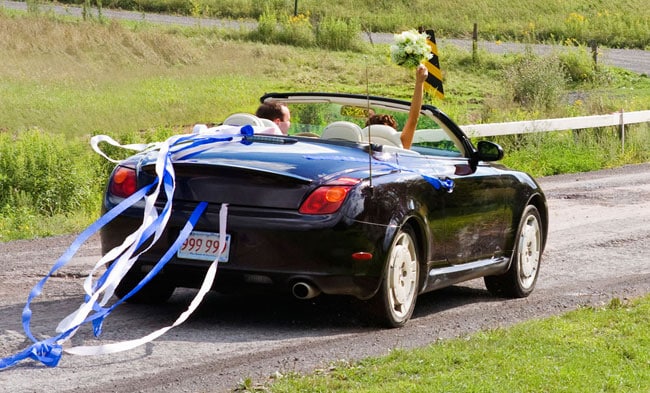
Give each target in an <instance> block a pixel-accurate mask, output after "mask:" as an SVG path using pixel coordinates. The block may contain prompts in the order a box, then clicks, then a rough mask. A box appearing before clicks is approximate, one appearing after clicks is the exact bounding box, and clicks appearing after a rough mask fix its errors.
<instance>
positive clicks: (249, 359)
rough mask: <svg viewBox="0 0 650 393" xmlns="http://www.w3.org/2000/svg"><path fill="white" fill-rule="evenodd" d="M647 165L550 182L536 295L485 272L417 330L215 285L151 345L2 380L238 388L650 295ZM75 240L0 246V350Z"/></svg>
mask: <svg viewBox="0 0 650 393" xmlns="http://www.w3.org/2000/svg"><path fill="white" fill-rule="evenodd" d="M649 173H650V164H643V165H634V166H626V167H622V168H617V169H611V170H604V171H598V172H590V173H584V174H573V175H562V176H553V177H547V178H542V179H540V184H541V185H542V187H543V189H544V190H545V192H546V194H547V198H548V203H549V210H550V227H549V231H550V232H549V239H548V245H547V249H546V251H545V253H544V258H543V262H542V267H541V270H540V276H539V281H538V285H537V288H536V290H535V292H533V294H532V295H531V296H530V297H528V298H526V299H517V300H504V299H499V298H494V297H492V296H490V295H489V294H488V292H487V291H486V290H485V288H484V286H483V283H482V281H481V280H473V281H470V282H467V283H464V284H462V285H457V286H454V287H451V288H449V289H445V290H440V291H435V292H432V293H429V294H425V295H423V296H420V297H419V298H418V304H417V306H416V310H415V314H414V316H413V319H412V320H411V321H410V322H409V323H408V324H407V325H406V326H405V327H403V328H401V329H379V328H376V327H373V326H368V325H367V324H365V322H364V321H363V320H361V319H360V318H359V315H360V314H361V313H360V312H359V307H361V305H360V304H358V303H357V302H354V301H350V300H348V299H346V298H338V297H334V298H327V297H318V298H315V299H314V300H313V301H307V302H301V301H297V300H293V299H291V298H288V297H276V296H225V295H219V294H217V293H211V294H209V296H208V297H207V298H206V299H205V300H204V302H203V303H202V304H201V306H200V307H199V309H198V310H197V311H196V312H195V314H193V315H192V317H191V318H190V319H189V320H188V321H187V322H186V323H184V324H183V325H181V326H178V327H176V328H174V329H172V330H171V331H169V332H168V333H167V334H165V335H164V336H162V337H160V338H159V339H157V340H156V341H154V342H152V343H149V344H146V345H144V346H141V347H138V348H135V349H133V350H130V351H127V352H122V353H116V354H111V355H102V356H91V357H83V356H73V355H69V354H64V356H63V358H62V360H61V362H60V364H59V366H58V367H56V368H46V367H44V366H42V365H40V364H37V363H36V362H33V361H25V362H22V363H20V364H19V365H18V366H16V367H14V368H11V369H8V370H5V371H0V391H2V392H12V393H27V392H42V391H44V390H48V391H53V392H71V393H72V392H78V391H93V392H97V393H101V392H120V393H127V392H144V393H154V392H156V393H160V392H163V393H164V392H174V393H176V392H227V391H232V389H234V388H235V387H236V386H237V384H238V382H239V381H241V380H242V379H244V378H251V379H252V380H253V381H254V382H255V383H262V382H266V381H269V380H270V378H271V377H272V376H273V375H276V373H287V372H294V371H296V372H309V371H313V370H315V369H323V368H327V367H328V365H329V364H331V362H334V361H337V360H345V361H349V360H355V359H360V358H363V357H368V356H376V355H384V354H387V353H388V352H390V351H391V350H393V349H395V348H413V347H421V346H425V345H428V344H430V343H434V342H437V341H438V340H444V339H448V338H451V337H459V336H463V335H467V334H471V333H474V332H477V331H479V330H483V329H493V328H497V327H504V326H508V325H511V324H514V323H517V322H521V321H525V320H529V319H536V318H541V317H546V316H550V315H555V314H560V313H563V312H566V311H568V310H571V309H575V308H577V307H579V306H583V305H595V306H601V305H604V304H607V303H608V302H609V301H610V300H611V299H612V298H619V299H621V300H623V301H625V299H630V298H635V297H639V296H642V295H645V294H647V293H649V292H650V262H649V261H648V255H650V176H649ZM72 239H73V237H72V236H62V237H52V238H45V239H37V240H31V241H15V242H8V243H0V358H2V357H5V356H9V355H11V354H13V353H15V352H17V351H19V350H22V349H24V348H26V347H27V346H28V345H29V344H30V342H29V341H28V340H27V339H26V338H25V336H24V334H23V332H22V326H21V322H20V321H21V312H22V308H23V306H24V303H25V299H26V297H27V294H28V293H29V290H30V289H31V287H32V286H33V285H34V284H35V283H36V282H37V281H38V280H40V279H41V278H42V277H43V275H44V274H46V273H47V271H49V269H50V267H51V265H52V264H53V263H54V261H55V260H56V259H57V258H58V257H59V256H60V255H61V254H62V253H63V252H64V251H65V249H66V248H67V247H68V246H69V245H70V244H71V242H72ZM99 255H100V249H99V242H98V241H97V239H91V240H90V241H89V242H88V243H87V244H86V245H84V247H82V248H81V250H80V252H79V253H78V255H77V257H76V258H75V259H74V260H73V261H72V263H71V264H70V265H68V266H66V267H65V268H63V269H62V270H60V272H59V274H57V275H56V276H55V277H53V278H51V279H50V281H49V282H48V285H47V286H46V287H45V291H44V293H43V295H42V296H40V297H39V298H37V301H36V302H35V303H34V305H33V307H32V309H33V312H34V314H33V323H32V331H33V332H34V334H35V335H36V336H37V337H48V336H51V335H52V334H54V329H55V327H56V325H57V324H58V322H59V321H60V320H61V318H62V317H63V316H65V315H67V314H68V313H69V312H71V311H72V310H74V309H76V307H78V305H79V304H80V303H81V301H82V298H83V297H82V293H83V292H82V287H81V285H82V281H83V277H84V276H85V275H87V272H88V271H89V270H90V268H91V267H92V266H93V265H94V264H95V262H96V261H97V259H98V258H99ZM193 293H194V292H192V291H189V290H177V292H176V293H175V294H174V296H173V297H172V299H171V301H170V302H169V303H168V304H165V305H160V306H154V307H152V306H140V305H123V306H120V307H119V308H118V309H117V310H116V312H115V313H114V314H112V315H111V316H110V318H109V319H108V320H107V321H106V324H105V326H104V334H103V335H102V336H101V339H95V338H94V337H93V336H92V332H91V331H90V328H83V329H81V330H80V331H79V332H78V333H77V335H76V336H75V337H74V338H73V340H72V342H71V344H72V345H97V344H104V343H110V342H114V341H121V340H127V339H135V338H139V337H141V336H143V335H145V334H148V333H150V332H152V331H154V330H156V329H158V328H161V327H163V326H167V325H169V324H170V323H171V322H172V321H173V320H174V319H175V318H176V317H177V316H178V315H179V314H180V313H181V312H182V311H183V310H184V309H185V308H186V307H187V305H188V303H189V301H190V300H191V297H192V295H193ZM594 361H597V359H595V360H594Z"/></svg>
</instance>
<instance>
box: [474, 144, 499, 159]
mask: <svg viewBox="0 0 650 393" xmlns="http://www.w3.org/2000/svg"><path fill="white" fill-rule="evenodd" d="M476 147H477V152H476V159H477V161H499V160H500V159H502V158H503V148H502V147H501V146H499V145H498V144H496V143H494V142H490V141H479V142H478V144H477V145H476Z"/></svg>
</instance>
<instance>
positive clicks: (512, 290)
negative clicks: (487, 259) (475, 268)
mask: <svg viewBox="0 0 650 393" xmlns="http://www.w3.org/2000/svg"><path fill="white" fill-rule="evenodd" d="M543 245H544V239H543V231H542V220H541V219H540V216H539V212H538V211H537V208H536V207H535V206H532V205H529V206H527V207H526V210H524V214H523V215H522V217H521V221H520V223H519V229H518V231H517V237H516V239H515V249H514V252H513V253H512V260H511V261H510V268H509V269H508V271H507V272H506V273H504V274H502V275H498V276H486V277H485V278H484V281H485V286H486V287H487V289H488V291H490V293H492V294H493V295H496V296H506V297H512V298H522V297H526V296H528V295H530V294H531V292H533V289H534V288H535V283H536V282H537V276H538V273H539V264H540V261H541V259H542V251H543Z"/></svg>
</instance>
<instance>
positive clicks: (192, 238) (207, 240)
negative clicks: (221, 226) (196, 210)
mask: <svg viewBox="0 0 650 393" xmlns="http://www.w3.org/2000/svg"><path fill="white" fill-rule="evenodd" d="M224 237H225V239H226V241H225V243H226V244H225V245H224V246H222V245H220V244H219V234H218V233H213V232H199V231H192V232H191V233H190V235H189V236H188V237H187V239H185V242H184V243H183V245H182V246H181V248H179V249H178V252H177V255H178V257H179V258H185V259H197V260H200V261H214V260H215V259H216V258H217V255H218V254H219V250H220V249H223V252H222V253H221V257H220V258H219V262H228V254H230V235H225V236H224ZM224 247H225V248H224Z"/></svg>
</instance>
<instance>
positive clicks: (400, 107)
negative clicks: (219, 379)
mask: <svg viewBox="0 0 650 393" xmlns="http://www.w3.org/2000/svg"><path fill="white" fill-rule="evenodd" d="M261 101H262V102H265V101H279V102H282V103H284V104H286V105H287V106H289V108H290V110H291V115H292V124H291V128H290V130H289V135H275V134H269V133H268V131H269V130H270V129H269V128H268V125H267V124H266V123H265V122H264V121H262V120H261V119H258V118H256V117H255V116H252V115H250V114H237V115H234V116H230V117H229V118H228V119H226V120H225V121H224V124H223V125H220V126H217V127H207V126H202V125H198V126H196V127H195V132H197V133H201V134H208V135H209V134H211V133H213V134H215V135H218V134H220V133H221V134H226V135H227V134H228V133H238V132H239V129H240V128H242V127H241V126H242V125H243V124H248V125H250V126H252V127H249V129H250V128H252V129H253V130H254V133H252V134H250V133H249V134H247V135H245V136H244V137H243V138H242V140H240V141H238V142H233V143H221V144H215V145H213V146H211V147H210V148H209V149H207V150H205V151H202V152H200V153H198V154H195V155H192V156H190V157H187V158H183V159H179V160H176V161H175V162H174V164H173V168H174V172H175V176H176V179H175V189H174V193H173V213H172V215H171V218H170V220H169V222H168V223H167V225H166V227H165V231H164V233H163V235H162V237H161V238H160V240H158V242H157V243H156V244H154V245H152V246H151V248H150V249H149V251H147V252H146V253H144V254H143V255H142V256H140V258H139V259H138V260H137V262H136V264H135V265H134V266H133V268H132V269H131V270H129V272H128V274H127V275H126V277H125V278H124V279H123V280H122V282H121V283H120V285H119V287H118V288H117V290H116V292H115V293H116V294H117V295H118V296H119V297H123V296H124V295H125V294H127V293H128V292H129V291H130V290H131V289H132V288H133V287H134V286H135V285H136V284H137V283H138V281H139V280H140V279H141V278H142V277H143V276H144V275H145V273H146V272H148V271H149V270H151V268H152V266H153V265H154V264H155V263H156V262H157V261H158V260H159V259H160V257H161V256H162V255H163V254H164V253H165V252H166V251H167V250H168V249H169V248H170V245H171V243H172V242H173V241H174V239H176V237H177V236H178V234H179V231H180V228H181V226H182V225H184V223H185V222H186V221H187V219H188V216H189V215H190V212H191V211H192V210H193V209H194V208H195V207H196V206H197V204H198V203H199V202H207V203H208V207H207V209H206V211H205V212H204V213H203V214H202V216H201V218H200V219H199V221H198V222H197V224H196V226H195V227H194V230H193V231H192V233H191V234H190V236H189V237H188V238H187V240H185V242H184V244H183V245H182V247H180V248H179V249H178V251H177V252H176V253H175V254H174V257H173V258H172V259H171V260H170V261H169V263H167V264H166V265H165V267H164V268H163V270H162V271H161V272H160V273H159V274H157V275H156V276H155V278H154V279H153V280H152V281H151V282H149V283H148V284H147V285H146V286H144V287H143V288H142V289H141V290H140V291H139V292H137V293H136V294H135V295H134V296H133V297H131V298H130V299H129V300H130V301H137V302H164V301H166V300H167V299H168V298H169V297H170V296H171V295H172V292H173V291H174V289H175V288H176V287H190V288H192V287H194V288H196V287H198V286H199V285H200V284H201V282H202V279H203V277H204V275H205V273H206V270H207V267H208V266H209V265H210V264H211V262H212V261H213V260H214V259H215V256H216V255H217V254H216V251H217V250H218V249H219V248H222V249H224V250H225V252H224V253H223V254H222V255H221V259H220V262H219V265H218V272H217V276H216V280H215V281H214V285H213V287H212V289H213V290H215V291H224V292H226V291H230V292H232V291H243V290H246V289H248V288H255V289H262V290H264V291H265V290H268V291H270V290H280V291H286V292H287V293H292V294H293V296H295V297H297V298H301V299H309V298H312V297H314V296H318V295H319V294H325V295H330V294H336V295H350V296H354V297H356V298H358V299H362V300H367V304H368V310H369V311H370V313H369V315H372V316H373V317H375V318H376V319H377V320H378V321H379V322H381V323H382V324H384V325H386V326H389V327H399V326H402V325H404V324H405V323H406V322H407V321H408V320H409V318H410V317H411V315H412V313H413V309H414V307H415V303H416V299H417V296H418V294H421V293H424V292H428V291H432V290H435V289H438V288H442V287H446V286H450V285H452V284H455V283H459V282H462V281H465V280H470V279H474V278H478V277H483V278H484V281H485V285H486V287H487V289H488V290H489V291H490V292H491V293H493V294H495V295H498V296H508V297H525V296H528V295H529V294H530V293H531V292H532V291H533V288H534V287H535V283H536V280H537V276H538V272H539V265H540V260H541V256H542V252H543V250H544V245H545V241H546V235H547V225H548V214H547V205H546V200H545V197H544V194H543V192H542V190H541V189H540V187H539V186H538V184H537V183H536V182H535V180H534V179H532V178H531V177H530V176H529V175H527V174H525V173H522V172H518V171H515V170H511V169H508V168H505V167H504V166H502V165H497V164H492V163H491V162H495V161H499V160H500V159H501V158H502V157H503V150H502V149H501V147H500V146H499V145H497V144H495V143H493V142H490V141H486V140H481V141H478V142H477V143H476V144H473V143H472V141H471V140H470V138H469V137H468V136H467V135H465V134H464V133H463V132H462V130H461V129H460V128H459V127H458V126H457V125H456V124H454V122H452V121H451V120H450V119H449V118H448V117H447V116H446V115H445V114H444V113H442V112H441V111H440V110H438V109H437V108H436V107H434V106H430V105H424V106H423V107H422V110H421V114H420V119H419V121H418V127H417V131H416V133H415V137H414V140H413V145H412V147H411V148H410V149H408V150H407V149H404V148H402V146H401V142H400V138H399V132H398V131H396V130H395V129H392V128H390V127H387V126H370V128H367V127H365V120H366V118H367V116H368V115H369V114H370V113H375V114H377V113H379V114H381V113H385V114H391V115H393V116H394V117H395V118H396V119H397V120H398V123H399V124H400V125H403V124H404V121H405V120H406V117H407V113H408V109H409V105H410V103H409V102H407V101H401V100H394V99H387V98H381V97H374V96H362V95H348V94H325V93H285V94H279V93H274V94H267V95H265V96H263V97H262V98H261ZM242 142H245V143H242ZM153 173H154V163H153V160H152V159H151V158H150V156H149V155H147V154H146V153H140V154H136V155H134V156H132V157H130V158H128V159H126V160H124V161H122V162H121V163H120V164H119V165H118V166H117V167H116V168H115V170H114V171H113V174H112V176H111V179H110V181H109V185H108V188H107V192H106V195H105V198H104V202H103V209H104V211H108V210H110V209H111V208H113V207H114V206H116V205H117V204H118V203H119V202H121V201H122V200H124V199H125V198H127V197H128V196H129V195H130V194H132V193H133V192H135V190H136V189H138V188H141V187H143V186H144V185H146V184H149V183H151V182H152V179H153V178H154V175H153ZM162 199H163V198H160V200H159V201H158V203H159V204H160V206H162V204H163V203H164V200H162ZM222 204H228V225H227V237H226V244H225V245H224V244H218V241H217V235H216V232H218V231H219V210H220V207H221V205H222ZM141 222H142V206H140V205H134V206H133V207H131V208H129V209H127V210H126V211H125V212H123V213H122V214H120V216H119V217H117V218H116V219H114V220H113V221H112V222H111V223H110V224H109V225H107V226H105V227H104V228H103V229H102V232H101V241H102V249H103V252H104V253H106V252H108V251H109V250H111V249H112V248H113V247H115V246H117V245H119V244H120V243H121V242H122V241H123V240H124V238H125V236H127V235H128V234H130V233H131V232H133V231H134V229H135V228H137V227H138V226H139V225H140V224H141Z"/></svg>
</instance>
